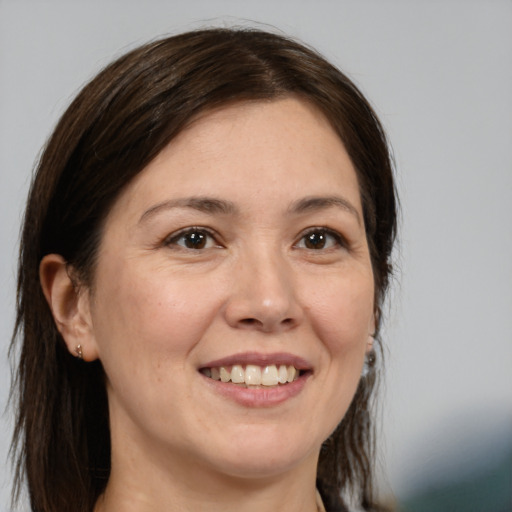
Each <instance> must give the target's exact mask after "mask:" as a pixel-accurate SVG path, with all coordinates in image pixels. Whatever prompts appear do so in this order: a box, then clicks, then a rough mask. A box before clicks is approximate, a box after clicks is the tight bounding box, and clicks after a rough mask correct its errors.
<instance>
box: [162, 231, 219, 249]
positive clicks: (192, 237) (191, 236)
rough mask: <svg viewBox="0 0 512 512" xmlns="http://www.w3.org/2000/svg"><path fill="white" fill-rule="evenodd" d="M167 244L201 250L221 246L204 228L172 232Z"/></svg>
mask: <svg viewBox="0 0 512 512" xmlns="http://www.w3.org/2000/svg"><path fill="white" fill-rule="evenodd" d="M166 245H168V246H169V245H178V246H180V247H183V248H185V249H192V250H201V249H210V248H212V247H219V244H218V243H217V241H216V240H215V238H214V237H213V235H212V234H211V233H210V231H208V230H206V229H204V228H188V229H186V230H182V231H179V232H178V233H174V234H172V235H171V236H170V237H169V238H168V239H167V241H166Z"/></svg>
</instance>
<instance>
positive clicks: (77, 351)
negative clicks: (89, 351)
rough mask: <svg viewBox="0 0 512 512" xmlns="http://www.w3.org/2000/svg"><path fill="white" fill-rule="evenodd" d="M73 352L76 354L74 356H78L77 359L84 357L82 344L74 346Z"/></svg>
mask: <svg viewBox="0 0 512 512" xmlns="http://www.w3.org/2000/svg"><path fill="white" fill-rule="evenodd" d="M75 354H76V357H78V359H83V358H84V354H83V352H82V345H80V344H78V345H77V346H76V347H75Z"/></svg>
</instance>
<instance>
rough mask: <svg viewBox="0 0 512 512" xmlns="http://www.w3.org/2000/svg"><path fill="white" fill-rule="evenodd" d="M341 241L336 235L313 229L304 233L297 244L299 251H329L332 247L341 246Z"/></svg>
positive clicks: (327, 231) (339, 236)
mask: <svg viewBox="0 0 512 512" xmlns="http://www.w3.org/2000/svg"><path fill="white" fill-rule="evenodd" d="M342 245H343V241H342V238H341V235H339V234H338V233H335V232H332V231H329V230H325V229H315V230H313V231H309V232H308V233H306V234H305V235H304V236H303V237H302V238H301V239H300V240H299V243H298V244H297V247H299V248H301V249H309V250H316V251H319V250H322V249H331V248H332V247H336V246H342Z"/></svg>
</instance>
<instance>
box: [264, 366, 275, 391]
mask: <svg viewBox="0 0 512 512" xmlns="http://www.w3.org/2000/svg"><path fill="white" fill-rule="evenodd" d="M277 382H278V380H277V368H276V365H275V364H271V365H270V366H265V368H264V370H263V371H262V372H261V383H262V384H263V385H264V386H277Z"/></svg>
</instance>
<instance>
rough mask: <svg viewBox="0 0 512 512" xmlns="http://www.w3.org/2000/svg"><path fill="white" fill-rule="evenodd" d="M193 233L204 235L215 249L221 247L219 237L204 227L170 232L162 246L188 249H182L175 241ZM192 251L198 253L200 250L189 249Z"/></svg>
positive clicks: (191, 227)
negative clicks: (212, 243)
mask: <svg viewBox="0 0 512 512" xmlns="http://www.w3.org/2000/svg"><path fill="white" fill-rule="evenodd" d="M195 232H202V233H205V234H206V235H207V236H208V237H210V238H211V239H212V240H213V241H214V245H215V246H216V247H220V246H222V243H220V242H219V236H218V235H217V233H216V232H215V231H213V230H212V229H210V228H207V227H205V226H189V227H186V228H182V229H179V230H178V231H174V232H172V233H171V234H170V235H167V236H166V237H165V238H164V240H163V245H165V246H177V247H181V248H183V249H189V248H188V247H184V246H182V245H179V244H178V243H177V241H178V240H179V239H180V238H181V237H183V236H185V235H187V234H189V233H195ZM190 250H193V251H199V250H200V249H190Z"/></svg>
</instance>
